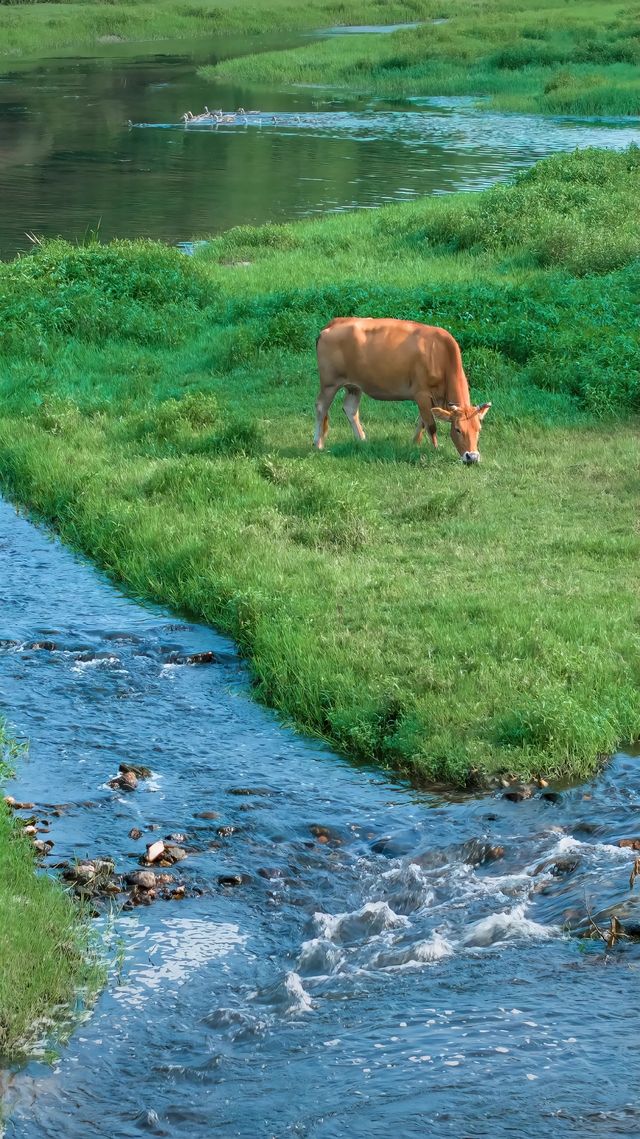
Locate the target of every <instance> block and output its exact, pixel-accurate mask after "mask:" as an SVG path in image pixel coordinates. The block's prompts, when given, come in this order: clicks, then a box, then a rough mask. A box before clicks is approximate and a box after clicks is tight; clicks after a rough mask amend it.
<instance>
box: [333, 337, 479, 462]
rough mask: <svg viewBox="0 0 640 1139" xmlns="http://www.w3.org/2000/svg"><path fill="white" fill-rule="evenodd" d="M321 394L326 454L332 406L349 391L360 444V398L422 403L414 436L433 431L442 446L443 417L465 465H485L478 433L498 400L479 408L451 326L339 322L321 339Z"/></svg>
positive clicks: (351, 418) (347, 402)
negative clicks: (439, 433)
mask: <svg viewBox="0 0 640 1139" xmlns="http://www.w3.org/2000/svg"><path fill="white" fill-rule="evenodd" d="M317 352H318V370H319V372H320V394H319V396H318V399H317V402H316V434H315V440H314V443H315V446H316V447H317V448H318V450H319V451H321V450H322V449H323V447H324V443H325V439H326V438H327V432H328V430H329V408H330V407H331V404H332V402H333V400H334V399H335V396H336V395H337V393H338V392H339V391H340V388H345V389H346V393H347V394H346V396H345V399H344V404H343V407H344V411H345V414H346V416H347V419H348V420H349V422H350V423H351V426H352V428H353V433H354V435H355V437H356V439H364V438H365V434H364V431H363V430H362V424H361V423H360V416H359V413H358V412H359V406H360V397H361V396H362V393H363V392H364V393H365V394H366V395H368V396H371V398H372V399H386V400H410V399H412V400H414V402H415V403H417V405H418V411H419V412H420V418H419V420H418V428H417V431H416V434H415V437H414V441H415V442H416V443H418V444H419V443H421V442H422V437H423V435H424V429H425V427H426V428H427V430H428V432H429V434H430V436H431V442H432V443H433V445H434V447H437V446H438V440H437V435H436V424H435V420H436V419H444V420H446V421H448V422H449V423H450V424H451V438H452V440H453V443H454V445H455V447H456V450H457V451H458V454H459V455H460V456H461V458H462V461H463V463H477V462H478V461H479V459H480V454H479V452H478V436H479V435H480V429H481V427H482V420H483V419H484V417H485V415H486V414H487V412H488V410H489V408H490V407H491V404H490V403H483V404H480V406H478V407H475V406H474V405H473V404H472V403H471V397H470V395H469V385H468V383H467V377H466V376H465V374H464V368H463V367H462V356H461V355H460V348H459V346H458V343H457V341H455V340H454V338H453V336H452V335H451V333H450V332H446V331H445V329H444V328H432V327H431V326H430V325H428V324H418V322H417V321H415V320H387V319H380V320H375V319H371V318H369V317H357V316H346V317H343V316H341V317H336V319H335V320H332V321H331V322H330V323H329V324H328V325H327V327H326V328H323V330H322V332H321V333H320V335H319V337H318V340H317Z"/></svg>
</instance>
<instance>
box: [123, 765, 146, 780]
mask: <svg viewBox="0 0 640 1139" xmlns="http://www.w3.org/2000/svg"><path fill="white" fill-rule="evenodd" d="M118 770H119V771H121V772H122V774H123V775H135V777H136V779H150V778H151V776H152V775H153V772H152V770H151V768H150V767H144V766H143V764H141V763H120V764H118Z"/></svg>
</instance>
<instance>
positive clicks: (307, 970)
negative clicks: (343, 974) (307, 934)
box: [296, 937, 345, 979]
mask: <svg viewBox="0 0 640 1139" xmlns="http://www.w3.org/2000/svg"><path fill="white" fill-rule="evenodd" d="M344 961H345V956H344V953H343V952H342V951H341V950H340V949H339V948H338V947H337V946H336V945H334V943H333V942H332V941H329V940H328V939H327V938H323V937H313V938H311V939H310V940H309V941H304V942H303V943H302V946H301V948H300V954H299V956H298V960H297V963H296V968H297V969H298V971H299V972H300V973H302V974H304V975H305V976H307V977H316V978H317V979H320V978H322V977H328V976H330V975H331V974H333V973H338V972H340V968H341V966H342V965H343V964H344Z"/></svg>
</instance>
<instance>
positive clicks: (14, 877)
mask: <svg viewBox="0 0 640 1139" xmlns="http://www.w3.org/2000/svg"><path fill="white" fill-rule="evenodd" d="M6 744H7V738H6V734H5V733H4V725H3V723H2V721H1V720H0V752H2V751H3V750H4V747H5V746H6ZM0 767H1V764H0ZM0 963H1V968H0V1061H2V1059H15V1058H16V1057H17V1056H19V1055H20V1054H22V1053H24V1052H28V1050H29V1048H30V1047H32V1046H33V1043H34V1040H35V1039H38V1038H42V1037H43V1036H45V1035H46V1036H49V1037H50V1038H51V1037H52V1028H55V1018H56V1017H57V1018H58V1021H59V1018H60V1015H61V1013H62V1012H66V1013H67V1014H68V1012H69V1008H70V1006H72V1005H73V1003H74V999H75V996H76V994H77V992H78V990H79V988H80V987H81V986H82V987H84V986H87V985H89V986H91V987H93V986H95V984H96V981H97V970H96V969H95V968H94V966H93V964H92V962H91V960H90V955H89V952H88V946H87V936H86V929H84V928H83V927H82V925H81V923H80V921H79V917H78V911H77V908H76V906H75V905H74V903H73V902H72V901H71V899H70V898H68V897H67V895H66V894H65V892H64V890H63V889H62V887H61V886H60V885H59V883H58V882H56V881H54V880H53V879H52V878H50V877H49V876H48V875H45V874H38V873H37V868H36V863H35V857H34V851H33V846H32V844H31V842H29V841H28V839H26V838H25V837H24V836H23V835H22V834H21V828H20V827H19V825H18V824H17V823H15V822H14V820H13V819H12V818H11V816H10V813H9V811H8V809H7V807H6V806H5V803H4V801H3V800H2V799H1V798H0Z"/></svg>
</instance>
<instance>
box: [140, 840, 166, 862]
mask: <svg viewBox="0 0 640 1139" xmlns="http://www.w3.org/2000/svg"><path fill="white" fill-rule="evenodd" d="M163 854H164V843H163V841H162V839H159V840H158V842H149V843H147V853H146V854H145V856H144V861H145V862H149V863H150V862H157V860H158V859H159V858H161V857H162V855H163Z"/></svg>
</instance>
